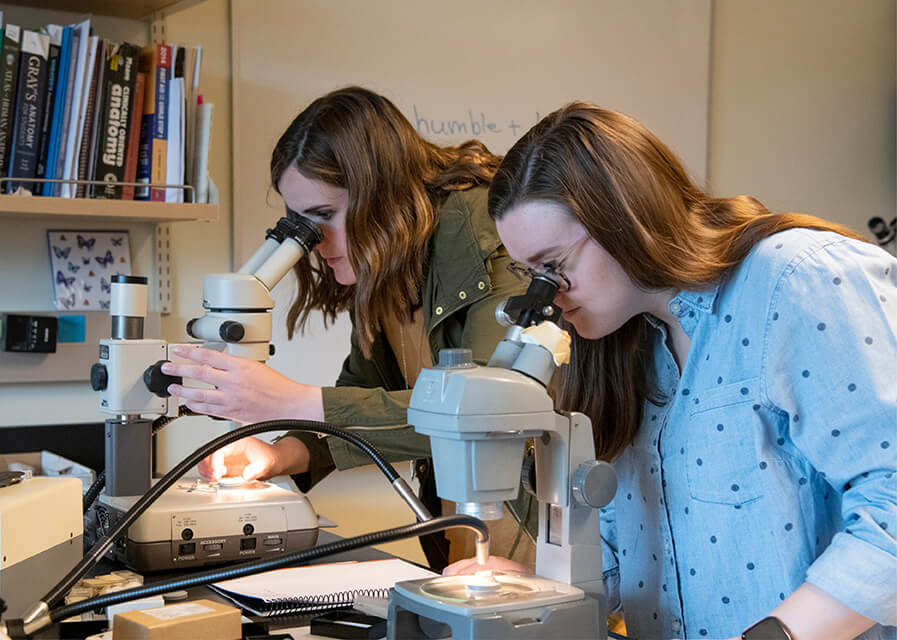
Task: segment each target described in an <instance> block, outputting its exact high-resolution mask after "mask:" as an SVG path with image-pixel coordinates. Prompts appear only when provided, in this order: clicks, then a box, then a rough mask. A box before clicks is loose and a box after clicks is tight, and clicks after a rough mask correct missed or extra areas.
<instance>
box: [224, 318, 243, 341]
mask: <svg viewBox="0 0 897 640" xmlns="http://www.w3.org/2000/svg"><path fill="white" fill-rule="evenodd" d="M218 335H219V336H221V339H222V340H224V341H225V342H239V341H240V340H242V339H243V336H245V335H246V329H244V328H243V325H242V324H240V323H239V322H234V321H233V320H225V321H224V322H222V323H221V326H220V327H218Z"/></svg>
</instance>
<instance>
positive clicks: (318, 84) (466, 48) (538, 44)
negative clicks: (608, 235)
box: [231, 0, 711, 384]
mask: <svg viewBox="0 0 897 640" xmlns="http://www.w3.org/2000/svg"><path fill="white" fill-rule="evenodd" d="M231 12H232V15H231V24H232V28H233V34H232V36H233V56H234V59H233V74H234V75H233V89H234V91H233V93H234V105H233V106H234V110H233V128H234V136H233V142H234V156H233V157H234V261H235V263H237V265H239V264H242V262H243V261H244V260H245V259H246V258H247V257H248V256H249V255H251V254H252V252H253V251H254V250H255V249H256V248H257V247H258V245H259V244H260V242H261V240H262V238H263V237H264V231H265V229H266V228H267V227H269V226H271V225H272V224H273V222H274V221H276V219H277V218H278V217H279V216H280V215H281V212H282V211H283V204H282V202H281V201H280V198H279V197H278V196H277V194H276V192H274V191H273V190H271V189H270V184H269V162H270V157H271V150H272V149H273V148H274V145H275V143H276V142H277V139H278V138H279V137H280V135H281V133H283V131H284V130H285V129H286V127H287V125H288V124H289V123H290V122H291V121H292V119H293V118H294V117H295V116H296V115H297V114H298V113H299V112H300V111H301V110H302V109H303V108H304V107H305V106H307V105H308V103H309V102H311V101H312V100H314V99H315V98H317V97H318V96H320V95H323V94H324V93H326V92H328V91H331V90H333V89H336V88H339V87H343V86H346V85H350V84H358V85H362V86H364V87H367V88H369V89H372V90H374V91H377V92H379V93H382V94H384V95H386V96H387V97H389V98H390V99H391V100H392V101H393V102H394V103H395V104H396V106H397V107H398V108H399V109H400V110H401V111H402V112H403V113H404V114H405V116H406V117H407V118H408V119H409V121H410V122H411V123H412V125H414V126H415V127H416V128H417V130H418V132H419V133H421V135H423V136H424V137H425V138H427V139H429V140H431V141H433V142H435V143H437V144H452V143H457V142H461V141H463V140H466V139H469V138H471V137H477V138H479V139H480V140H482V141H483V142H485V143H486V145H487V146H489V148H490V149H491V150H492V151H494V152H496V153H504V152H506V151H507V150H508V148H510V146H511V145H512V144H513V143H514V141H515V140H516V139H517V138H519V137H520V136H521V135H522V134H523V133H524V132H525V131H526V130H527V129H528V128H529V127H531V126H532V125H533V124H535V123H536V122H537V121H538V119H539V118H540V117H541V116H544V115H546V114H548V113H549V112H551V111H553V110H554V109H557V108H558V107H560V106H561V105H563V104H564V103H566V102H569V101H571V100H585V101H588V102H593V103H596V104H599V105H601V106H603V107H607V108H610V109H614V110H617V111H622V112H624V113H627V114H629V115H631V116H633V117H635V118H637V119H639V120H640V121H641V122H643V123H644V124H646V125H647V126H648V127H649V128H651V129H652V130H653V131H654V132H655V133H656V134H658V136H659V137H660V138H661V140H663V141H664V142H666V143H667V144H668V145H669V146H670V147H671V148H672V149H673V150H674V151H675V152H676V153H677V154H678V155H679V156H680V158H682V160H683V161H684V163H685V165H686V167H687V169H688V170H689V172H690V173H691V175H692V176H693V177H694V178H695V180H696V181H698V183H699V184H704V181H705V177H706V173H707V139H708V119H709V115H708V114H709V77H710V42H711V41H710V32H711V0H684V1H674V0H639V1H638V2H631V1H630V0H561V1H558V2H544V0H539V1H536V0H492V1H486V0H453V1H452V2H450V3H449V2H435V1H430V0H423V1H420V2H410V1H407V0H405V1H402V0H376V1H373V2H371V1H370V0H263V1H260V0H232V3H231ZM237 265H235V266H237ZM291 279H292V277H291V276H290V277H288V278H285V281H284V282H282V283H281V284H280V285H279V286H278V287H277V288H276V289H275V299H276V300H277V304H278V307H279V308H278V309H277V311H276V315H277V317H276V318H275V324H276V331H279V332H280V335H278V336H276V338H275V343H276V344H277V347H278V349H279V352H278V354H277V355H276V356H275V357H274V358H273V359H272V360H271V364H272V365H273V366H275V367H276V368H278V369H280V370H281V371H283V372H284V373H286V374H287V375H290V376H291V377H294V378H296V379H299V380H301V381H303V382H308V383H313V384H329V383H332V381H333V379H334V378H335V375H336V372H337V371H338V367H339V362H340V361H341V359H342V357H343V356H344V355H345V353H346V352H347V350H348V339H347V336H348V324H347V323H346V322H345V321H344V320H343V321H341V322H340V323H339V325H338V326H337V327H336V328H335V330H331V331H327V332H324V331H323V330H322V329H321V327H320V325H319V324H315V330H314V335H313V336H311V337H306V338H305V339H299V340H294V341H293V343H292V344H288V343H287V342H286V340H285V332H284V331H283V322H282V318H284V317H285V313H286V306H287V305H288V304H289V301H290V299H291V294H292V291H293V287H294V283H293V282H292V281H291Z"/></svg>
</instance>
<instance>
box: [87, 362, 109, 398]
mask: <svg viewBox="0 0 897 640" xmlns="http://www.w3.org/2000/svg"><path fill="white" fill-rule="evenodd" d="M108 384H109V372H108V371H106V365H104V364H100V363H99V362H97V363H95V364H94V365H93V366H92V367H90V387H91V388H92V389H93V390H94V391H104V390H105V389H106V387H107V386H108Z"/></svg>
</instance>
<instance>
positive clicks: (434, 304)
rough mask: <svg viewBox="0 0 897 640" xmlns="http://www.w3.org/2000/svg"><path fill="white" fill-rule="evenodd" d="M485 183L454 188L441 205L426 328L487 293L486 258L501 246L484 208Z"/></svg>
mask: <svg viewBox="0 0 897 640" xmlns="http://www.w3.org/2000/svg"><path fill="white" fill-rule="evenodd" d="M486 194H487V192H486V188H485V187H477V188H475V189H470V190H468V191H463V192H461V191H455V192H452V193H451V194H450V195H449V196H448V198H446V201H445V203H444V204H443V205H442V207H441V208H440V210H439V223H438V224H437V227H436V232H435V234H434V236H433V239H432V241H431V247H432V249H431V251H430V266H429V271H428V273H427V278H426V281H425V283H424V290H423V308H424V322H425V324H426V331H427V333H428V334H429V333H430V332H431V331H432V330H433V328H434V327H435V326H436V325H438V324H439V323H440V322H441V321H442V320H443V319H444V318H446V317H448V316H450V315H451V314H453V313H455V312H456V311H458V310H459V309H461V308H463V307H466V306H467V305H470V304H473V303H474V302H477V301H478V300H481V299H482V298H484V297H486V296H487V295H489V292H490V289H491V288H492V280H491V277H490V274H489V272H488V270H487V267H486V262H487V261H486V259H487V258H488V257H489V256H490V255H491V254H492V253H493V252H495V250H496V249H498V248H499V247H500V246H501V239H500V238H499V237H498V232H496V230H495V224H494V223H493V222H492V220H491V219H490V218H489V215H488V213H487V209H486Z"/></svg>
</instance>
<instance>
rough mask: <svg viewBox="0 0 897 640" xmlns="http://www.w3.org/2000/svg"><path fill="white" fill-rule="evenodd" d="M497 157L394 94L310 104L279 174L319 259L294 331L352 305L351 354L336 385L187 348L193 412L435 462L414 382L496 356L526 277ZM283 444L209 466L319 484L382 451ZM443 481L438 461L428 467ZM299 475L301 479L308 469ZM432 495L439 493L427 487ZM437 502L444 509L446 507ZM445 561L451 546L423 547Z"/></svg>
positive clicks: (304, 286)
mask: <svg viewBox="0 0 897 640" xmlns="http://www.w3.org/2000/svg"><path fill="white" fill-rule="evenodd" d="M499 160H500V158H498V157H497V156H495V155H493V154H491V153H490V152H489V151H488V149H486V147H485V146H484V145H483V144H482V143H480V142H477V141H473V140H472V141H469V142H466V143H464V144H461V145H460V146H457V147H438V146H436V145H434V144H431V143H429V142H427V141H426V140H424V139H423V138H421V137H420V136H419V135H418V134H417V132H416V131H415V130H414V128H413V127H412V126H411V124H410V123H409V122H408V120H406V119H405V117H404V116H403V115H402V114H401V112H400V111H399V110H398V109H397V108H396V107H395V106H394V105H393V104H392V103H391V102H390V101H389V100H388V99H387V98H385V97H383V96H381V95H378V94H375V93H373V92H371V91H368V90H366V89H362V88H359V87H348V88H345V89H341V90H337V91H334V92H332V93H329V94H327V95H325V96H323V97H321V98H318V99H317V100H315V101H314V102H312V103H311V104H310V105H309V106H308V107H307V108H306V109H305V110H304V111H302V113H300V114H299V115H298V116H297V117H296V119H295V120H294V121H293V122H292V124H290V126H289V127H288V128H287V130H286V132H285V133H284V134H283V135H282V136H281V138H280V140H279V141H278V142H277V146H276V147H275V148H274V152H273V154H272V156H271V183H272V184H273V185H274V188H275V189H276V190H277V191H278V193H280V194H281V195H282V196H283V199H284V201H285V203H286V206H287V209H288V211H289V212H290V213H291V215H297V216H304V217H306V218H308V219H309V220H311V221H313V222H314V223H315V224H317V225H318V226H319V227H320V228H321V230H322V232H323V236H324V239H323V241H322V242H321V243H320V244H319V245H318V246H317V247H316V249H315V254H316V259H315V260H303V261H301V262H299V264H297V265H296V267H295V272H296V276H297V280H298V293H297V298H296V300H295V302H294V303H293V305H292V307H291V308H290V311H289V315H288V317H287V318H288V332H289V335H290V337H292V335H293V334H294V332H295V331H296V330H297V329H298V330H301V329H302V328H303V327H304V326H305V323H306V321H307V320H308V317H309V314H310V313H311V312H312V311H314V310H320V311H322V312H323V313H324V317H325V319H329V320H331V321H332V320H333V319H334V318H335V317H336V314H337V313H339V312H342V311H349V312H350V313H351V318H352V324H353V331H352V339H351V349H350V352H349V356H348V357H347V358H346V360H345V362H344V363H343V368H342V371H341V373H340V375H339V378H338V379H337V382H336V385H335V386H333V387H316V386H311V385H305V384H302V383H300V382H296V381H294V380H290V379H288V378H286V377H285V376H282V375H281V374H279V373H277V372H276V371H274V370H273V369H271V368H269V367H267V366H265V365H263V364H261V363H258V362H253V361H249V360H244V359H242V358H236V357H233V356H228V355H225V354H221V353H218V352H215V351H209V350H203V349H187V350H182V351H180V352H178V355H181V356H184V357H187V358H190V359H191V360H194V361H195V362H196V364H189V365H174V364H167V365H165V367H164V371H165V372H166V373H169V374H171V375H178V376H187V377H192V378H196V379H198V380H201V381H203V382H207V383H209V384H211V385H214V387H215V388H214V389H191V388H184V387H181V386H179V385H172V386H171V387H170V388H169V390H170V392H171V393H172V394H173V395H176V396H179V397H181V398H184V399H185V401H186V404H187V406H188V407H190V408H191V409H193V410H195V411H198V412H201V413H206V414H211V415H215V416H222V417H226V418H230V419H233V420H238V421H240V422H259V421H262V420H272V419H277V418H304V419H310V420H323V421H326V422H329V423H331V424H335V425H337V426H343V427H347V428H355V429H360V430H361V431H359V433H360V435H362V436H363V437H364V438H366V439H367V440H369V441H371V442H372V443H373V444H374V445H375V446H376V447H377V448H378V449H379V450H380V451H381V452H382V453H383V454H384V455H385V456H386V457H387V458H388V459H390V460H392V461H397V460H408V459H415V458H426V457H427V456H429V442H428V439H427V438H426V437H425V436H421V435H418V434H416V433H415V432H414V430H413V429H412V428H411V427H410V426H408V425H407V424H406V411H407V408H408V402H409V400H410V397H411V391H410V389H411V387H412V386H413V385H414V381H415V379H416V378H417V374H418V372H419V371H420V369H421V368H422V367H427V366H431V363H432V362H433V360H434V358H435V357H436V355H437V353H438V351H439V350H440V349H443V348H447V347H466V348H470V349H472V350H473V354H474V358H475V359H476V360H479V361H481V362H484V361H485V360H487V359H488V358H489V356H490V354H491V353H492V349H493V348H494V346H495V345H496V344H497V343H498V342H499V341H500V340H501V338H502V335H503V331H504V330H503V328H502V327H501V326H500V325H498V323H497V322H496V321H495V315H494V314H495V307H496V305H497V304H498V303H499V302H500V301H501V300H504V299H505V298H507V297H508V296H509V295H513V294H515V293H517V292H519V291H520V290H521V288H522V287H523V285H522V284H521V283H520V282H518V281H517V280H516V279H515V278H514V277H513V276H512V275H511V274H510V273H509V272H508V270H507V269H506V266H507V265H508V264H509V258H508V255H507V252H506V251H505V250H504V248H503V247H502V246H501V241H500V239H499V238H498V234H497V233H496V231H495V224H494V223H493V222H492V220H491V219H490V218H489V216H488V213H487V211H486V186H487V185H488V184H489V182H490V181H491V179H492V176H493V174H494V173H495V170H496V169H497V167H498V163H499ZM289 436H290V437H284V438H281V439H279V440H278V441H277V442H276V443H274V444H273V445H271V444H267V443H265V442H263V441H261V440H258V439H255V438H247V439H245V440H242V441H240V442H238V443H234V445H232V446H230V447H228V448H226V449H224V450H222V451H221V452H219V453H218V454H215V455H214V456H213V457H212V458H211V459H209V460H206V461H205V463H204V465H201V471H203V472H204V473H206V474H207V475H209V476H213V477H221V476H232V475H242V476H243V478H244V479H247V480H249V479H253V478H269V477H272V476H275V475H280V474H294V477H296V479H297V483H298V484H299V486H300V488H301V489H303V490H307V489H308V488H309V487H310V486H311V485H313V484H314V483H315V482H317V481H318V480H320V479H321V478H323V477H324V476H325V475H326V474H327V473H329V472H330V471H331V470H333V468H334V467H336V468H339V469H344V468H347V467H352V466H356V465H361V464H368V463H369V462H370V461H369V460H368V459H367V458H366V457H364V456H363V454H361V453H360V452H357V451H355V450H353V449H352V448H350V447H349V446H347V444H346V443H345V442H344V441H342V440H337V439H335V438H325V439H319V438H317V437H316V436H314V435H313V434H312V436H311V437H309V434H306V433H290V434H289ZM416 471H417V473H418V475H421V476H422V478H421V481H422V488H423V489H427V490H430V491H431V492H432V489H433V487H432V480H431V475H430V473H429V467H428V465H427V464H426V461H425V460H422V461H420V462H419V464H417V465H416ZM297 474H301V475H297ZM426 497H430V498H432V499H435V493H431V494H429V496H426ZM432 499H431V500H426V499H425V503H426V504H427V506H428V507H429V508H430V509H431V511H435V512H437V513H438V511H439V505H438V502H434V501H433V500H432ZM424 550H425V552H427V556H428V559H429V560H430V562H431V564H432V565H433V566H434V567H438V568H440V569H441V568H442V567H443V566H445V562H446V557H445V549H444V548H440V549H432V548H428V547H427V546H426V545H425V547H424Z"/></svg>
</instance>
